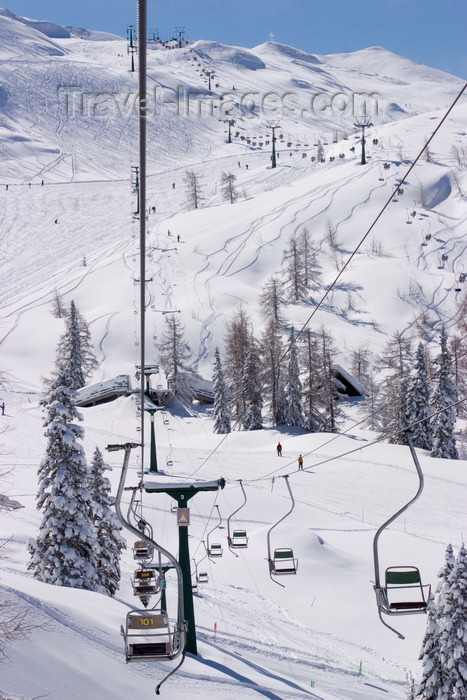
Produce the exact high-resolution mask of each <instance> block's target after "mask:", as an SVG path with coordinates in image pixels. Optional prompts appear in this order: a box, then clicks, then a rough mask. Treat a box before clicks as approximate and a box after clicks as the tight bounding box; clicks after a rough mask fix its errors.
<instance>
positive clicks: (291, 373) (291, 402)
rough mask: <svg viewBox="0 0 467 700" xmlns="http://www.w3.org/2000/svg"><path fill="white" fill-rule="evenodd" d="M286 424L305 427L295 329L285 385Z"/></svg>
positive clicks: (290, 347)
mask: <svg viewBox="0 0 467 700" xmlns="http://www.w3.org/2000/svg"><path fill="white" fill-rule="evenodd" d="M285 411H286V413H285V424H286V425H290V426H300V427H301V426H302V425H303V411H302V383H301V381H300V368H299V365H298V350H297V345H296V342H294V329H293V328H292V329H291V332H290V344H289V363H288V367H287V376H286V383H285Z"/></svg>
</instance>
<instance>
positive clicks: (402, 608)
mask: <svg viewBox="0 0 467 700" xmlns="http://www.w3.org/2000/svg"><path fill="white" fill-rule="evenodd" d="M430 588H431V587H430V586H429V585H425V586H424V585H423V584H422V579H421V576H420V571H419V570H418V569H417V567H415V566H404V567H402V566H401V567H388V568H387V569H386V599H387V606H388V612H390V613H391V612H393V613H404V612H407V613H410V612H425V611H426V607H427V604H428V599H429V595H430ZM425 589H426V590H427V594H426V595H425Z"/></svg>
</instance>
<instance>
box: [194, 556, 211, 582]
mask: <svg viewBox="0 0 467 700" xmlns="http://www.w3.org/2000/svg"><path fill="white" fill-rule="evenodd" d="M206 556H207V554H205V555H204V557H202V559H200V560H199V562H198V563H199V564H201V562H202V561H204V560H205V559H206ZM193 564H194V565H195V582H196V585H197V584H198V583H200V584H201V585H203V584H205V583H209V576H208V572H207V571H199V572H198V564H197V563H196V561H195V559H193Z"/></svg>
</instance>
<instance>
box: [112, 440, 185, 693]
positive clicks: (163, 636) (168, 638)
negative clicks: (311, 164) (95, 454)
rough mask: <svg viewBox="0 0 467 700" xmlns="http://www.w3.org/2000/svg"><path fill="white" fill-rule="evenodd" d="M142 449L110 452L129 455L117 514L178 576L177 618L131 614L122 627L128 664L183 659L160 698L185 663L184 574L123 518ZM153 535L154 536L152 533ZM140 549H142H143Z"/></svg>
mask: <svg viewBox="0 0 467 700" xmlns="http://www.w3.org/2000/svg"><path fill="white" fill-rule="evenodd" d="M139 446H140V445H138V444H136V443H131V442H128V443H125V444H124V445H109V446H108V449H109V450H111V451H113V450H119V449H123V450H124V452H125V456H124V460H123V466H122V471H121V475H120V481H119V485H118V489H117V495H116V497H115V510H116V513H117V516H118V518H119V520H120V522H121V523H122V524H123V525H124V526H125V527H126V528H127V529H128V530H130V532H132V533H133V534H134V535H136V536H138V537H139V540H142V541H144V542H146V543H147V544H148V545H149V546H150V547H152V549H153V551H154V550H157V551H158V553H159V560H160V557H161V556H162V555H164V557H166V558H167V560H168V561H169V562H171V564H172V565H173V568H174V570H175V573H176V576H177V617H176V620H175V621H174V622H173V624H171V623H170V622H169V617H168V615H167V612H166V611H165V610H162V609H157V610H156V609H153V610H150V611H147V610H131V611H130V612H128V613H127V616H126V619H125V627H123V625H122V626H121V633H122V635H123V638H124V641H125V658H126V661H127V662H128V661H137V660H143V661H149V660H153V659H154V660H165V659H168V660H171V659H175V658H177V657H179V656H180V660H179V661H178V663H177V664H176V666H175V667H174V668H172V669H171V670H170V671H169V672H168V673H166V675H165V676H164V678H163V679H162V680H161V681H160V682H159V683H158V685H157V686H156V695H159V693H160V687H161V685H162V683H164V682H165V681H166V680H167V679H168V678H169V677H170V676H171V675H172V674H173V673H175V672H176V671H177V670H178V669H179V668H180V666H181V665H182V664H183V662H184V660H185V652H186V635H187V623H186V621H185V612H184V595H183V573H182V569H181V567H180V564H179V563H178V561H177V559H176V558H175V557H174V556H173V555H172V554H171V553H170V552H168V551H167V550H165V549H164V548H163V547H161V545H159V544H157V543H156V542H155V540H154V539H153V538H152V536H151V537H150V536H149V535H148V534H147V533H148V528H147V527H145V526H146V525H147V523H145V522H144V521H143V520H142V519H141V520H140V523H141V528H142V529H138V527H135V526H134V525H133V524H132V523H131V522H130V520H129V517H128V518H125V517H124V515H123V512H122V508H121V503H122V496H123V491H124V488H125V480H126V474H127V471H128V464H129V461H130V453H131V450H132V448H133V447H139ZM136 490H137V489H136V488H134V489H133V495H132V498H131V503H130V509H132V508H133V506H132V504H133V503H134V500H135V493H136ZM138 490H139V487H138ZM129 512H130V511H129ZM133 512H134V511H133ZM149 532H151V534H152V531H151V530H150V529H149ZM137 549H141V547H139V548H137Z"/></svg>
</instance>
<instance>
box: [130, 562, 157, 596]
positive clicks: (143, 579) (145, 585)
mask: <svg viewBox="0 0 467 700" xmlns="http://www.w3.org/2000/svg"><path fill="white" fill-rule="evenodd" d="M131 584H132V586H133V593H134V594H135V595H138V596H151V595H154V594H155V593H157V592H158V591H159V590H160V587H161V583H160V577H159V576H156V571H155V569H147V568H144V567H142V568H140V569H136V571H135V574H134V576H133V578H132V581H131Z"/></svg>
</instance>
